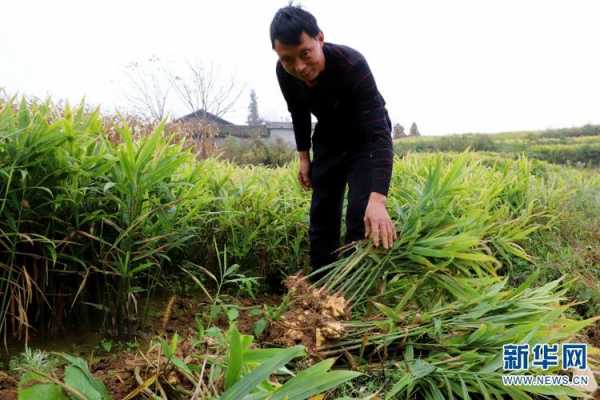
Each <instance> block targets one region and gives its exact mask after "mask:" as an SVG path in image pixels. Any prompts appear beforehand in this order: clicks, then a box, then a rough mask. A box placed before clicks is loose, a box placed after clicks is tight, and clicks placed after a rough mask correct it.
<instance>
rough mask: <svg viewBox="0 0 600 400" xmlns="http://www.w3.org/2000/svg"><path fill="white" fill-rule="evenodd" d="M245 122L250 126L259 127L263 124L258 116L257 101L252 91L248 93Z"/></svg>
mask: <svg viewBox="0 0 600 400" xmlns="http://www.w3.org/2000/svg"><path fill="white" fill-rule="evenodd" d="M246 121H247V123H248V125H250V126H255V125H261V124H262V123H263V120H262V118H261V117H260V116H259V114H258V99H257V98H256V92H255V91H254V89H252V90H251V91H250V104H249V105H248V119H247V120H246Z"/></svg>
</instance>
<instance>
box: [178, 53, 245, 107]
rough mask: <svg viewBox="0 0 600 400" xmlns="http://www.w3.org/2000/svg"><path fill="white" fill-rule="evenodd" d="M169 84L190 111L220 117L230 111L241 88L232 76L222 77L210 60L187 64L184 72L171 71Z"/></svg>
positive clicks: (222, 74)
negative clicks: (179, 73) (173, 72)
mask: <svg viewBox="0 0 600 400" xmlns="http://www.w3.org/2000/svg"><path fill="white" fill-rule="evenodd" d="M171 83H172V87H173V88H174V89H175V92H176V94H177V95H178V97H179V99H180V100H181V101H182V102H183V104H184V105H185V106H186V107H187V108H188V109H189V111H190V112H195V111H198V110H203V111H204V112H209V113H211V114H213V115H216V116H217V117H222V116H223V115H225V114H227V112H229V111H230V110H231V108H232V107H233V106H234V105H235V103H236V102H237V101H238V99H239V97H240V95H241V94H242V92H243V91H244V87H243V85H242V86H240V85H238V83H237V82H236V79H235V76H234V75H230V76H225V75H224V73H223V72H222V69H221V68H220V67H219V66H216V65H215V64H213V63H210V64H209V65H208V66H206V65H204V64H203V63H195V64H193V63H190V62H188V63H187V71H186V72H185V74H183V75H178V74H171Z"/></svg>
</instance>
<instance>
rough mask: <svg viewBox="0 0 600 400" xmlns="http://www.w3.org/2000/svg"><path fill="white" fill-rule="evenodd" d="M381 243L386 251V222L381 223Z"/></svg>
mask: <svg viewBox="0 0 600 400" xmlns="http://www.w3.org/2000/svg"><path fill="white" fill-rule="evenodd" d="M381 243H382V244H383V248H384V249H386V250H387V249H389V248H390V244H391V243H390V227H389V226H388V224H387V222H382V223H381Z"/></svg>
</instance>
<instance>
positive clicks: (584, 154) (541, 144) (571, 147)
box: [394, 125, 600, 168]
mask: <svg viewBox="0 0 600 400" xmlns="http://www.w3.org/2000/svg"><path fill="white" fill-rule="evenodd" d="M467 149H469V150H472V151H483V152H494V153H499V154H502V155H504V156H506V157H513V158H516V157H519V156H521V155H526V156H527V157H529V158H532V159H537V160H543V161H548V162H551V163H555V164H562V165H572V166H577V167H588V168H598V167H599V166H600V126H597V125H585V126H583V127H581V128H566V129H554V130H545V131H531V132H505V133H498V134H463V135H448V136H420V137H405V138H401V139H397V140H396V141H395V143H394V150H395V152H396V153H397V154H400V155H403V154H406V153H408V152H438V151H441V152H462V151H465V150H467Z"/></svg>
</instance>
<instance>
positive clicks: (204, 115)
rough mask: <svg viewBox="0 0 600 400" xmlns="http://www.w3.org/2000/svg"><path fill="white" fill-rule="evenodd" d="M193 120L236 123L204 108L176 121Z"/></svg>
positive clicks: (224, 123)
mask: <svg viewBox="0 0 600 400" xmlns="http://www.w3.org/2000/svg"><path fill="white" fill-rule="evenodd" d="M192 120H207V121H208V122H212V123H214V124H217V125H226V126H229V125H234V124H232V123H231V122H229V121H226V120H224V119H223V118H220V117H217V116H216V115H215V114H212V113H209V112H208V111H204V110H196V111H194V112H193V113H191V114H187V115H184V116H183V117H180V118H177V119H176V120H175V121H174V122H190V121H192Z"/></svg>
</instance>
